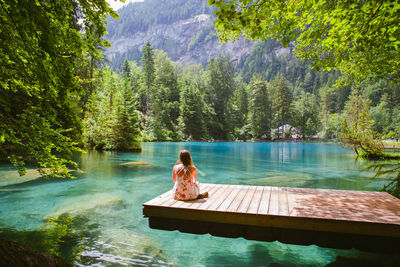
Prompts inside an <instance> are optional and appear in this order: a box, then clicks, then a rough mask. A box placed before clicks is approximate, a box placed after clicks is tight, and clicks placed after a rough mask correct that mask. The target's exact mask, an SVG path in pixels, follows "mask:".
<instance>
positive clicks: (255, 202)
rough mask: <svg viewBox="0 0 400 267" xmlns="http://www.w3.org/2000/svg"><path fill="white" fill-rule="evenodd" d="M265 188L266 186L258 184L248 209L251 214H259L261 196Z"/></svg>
mask: <svg viewBox="0 0 400 267" xmlns="http://www.w3.org/2000/svg"><path fill="white" fill-rule="evenodd" d="M264 188H265V187H263V186H257V187H256V190H255V192H254V196H253V199H252V200H251V202H250V206H249V208H248V209H247V213H249V214H257V211H258V207H259V206H260V202H261V196H262V194H263V191H264Z"/></svg>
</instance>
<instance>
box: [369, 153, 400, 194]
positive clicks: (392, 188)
mask: <svg viewBox="0 0 400 267" xmlns="http://www.w3.org/2000/svg"><path fill="white" fill-rule="evenodd" d="M399 157H400V155H398V154H397V158H399ZM368 169H370V170H371V169H372V170H375V171H376V174H375V177H380V176H384V177H389V178H391V179H392V180H391V181H390V182H389V183H388V184H387V185H385V186H384V187H383V188H382V191H386V192H388V193H389V194H391V195H393V196H395V197H397V198H400V163H398V162H395V163H393V162H391V161H389V162H383V163H376V164H373V165H371V166H370V167H368Z"/></svg>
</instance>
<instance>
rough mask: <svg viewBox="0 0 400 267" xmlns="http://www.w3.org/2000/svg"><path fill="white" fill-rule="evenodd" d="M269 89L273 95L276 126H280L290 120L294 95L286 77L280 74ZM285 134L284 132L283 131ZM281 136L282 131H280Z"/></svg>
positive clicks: (270, 84)
mask: <svg viewBox="0 0 400 267" xmlns="http://www.w3.org/2000/svg"><path fill="white" fill-rule="evenodd" d="M269 91H270V95H271V96H272V97H271V98H272V115H273V118H272V119H273V122H274V124H275V126H276V127H278V128H279V127H280V126H282V125H284V124H286V123H289V120H290V115H291V114H290V112H291V110H290V108H291V103H292V95H291V93H290V90H289V85H288V82H287V81H286V79H285V78H284V77H283V76H282V75H281V74H278V75H277V76H276V77H275V79H274V80H273V81H272V82H270V83H269ZM282 134H283V133H282ZM278 135H279V137H280V133H278Z"/></svg>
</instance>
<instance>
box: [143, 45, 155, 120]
mask: <svg viewBox="0 0 400 267" xmlns="http://www.w3.org/2000/svg"><path fill="white" fill-rule="evenodd" d="M141 63H142V69H143V75H144V84H145V86H146V113H149V110H150V98H151V88H152V86H153V82H154V78H155V68H154V51H153V48H152V47H151V43H150V41H147V43H146V44H145V45H144V47H143V55H142V60H141Z"/></svg>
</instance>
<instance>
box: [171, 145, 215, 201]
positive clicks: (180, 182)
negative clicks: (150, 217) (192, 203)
mask: <svg viewBox="0 0 400 267" xmlns="http://www.w3.org/2000/svg"><path fill="white" fill-rule="evenodd" d="M179 159H180V161H177V162H176V165H175V166H174V168H173V169H172V181H173V182H174V183H175V185H174V189H173V194H174V196H173V197H174V199H176V200H192V199H199V198H206V197H208V192H205V193H203V194H200V186H199V182H197V171H196V167H195V166H194V165H193V161H192V157H191V156H190V153H189V151H187V150H182V151H181V152H180V153H179Z"/></svg>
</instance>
